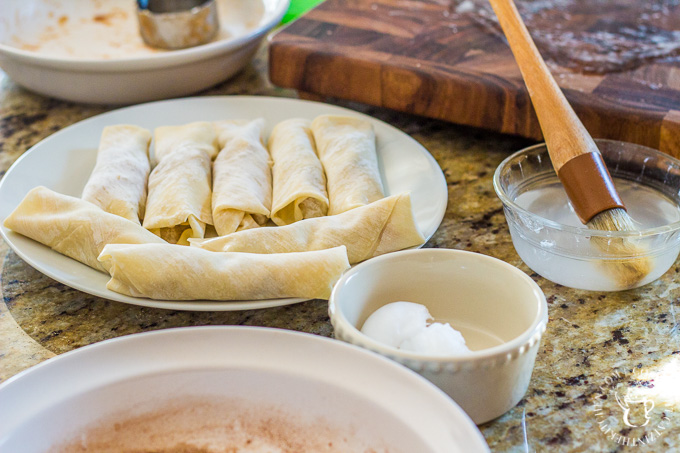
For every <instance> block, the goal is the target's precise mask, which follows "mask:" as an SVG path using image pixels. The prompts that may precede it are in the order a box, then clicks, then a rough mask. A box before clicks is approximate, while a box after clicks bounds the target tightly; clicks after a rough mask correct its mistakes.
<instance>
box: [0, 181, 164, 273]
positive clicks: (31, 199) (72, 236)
mask: <svg viewBox="0 0 680 453" xmlns="http://www.w3.org/2000/svg"><path fill="white" fill-rule="evenodd" d="M4 225H5V227H7V228H9V229H11V230H13V231H15V232H17V233H19V234H22V235H24V236H26V237H29V238H31V239H33V240H35V241H38V242H40V243H41V244H44V245H46V246H48V247H50V248H52V249H53V250H56V251H57V252H59V253H61V254H63V255H66V256H68V257H71V258H73V259H75V260H78V261H80V262H81V263H83V264H87V265H88V266H90V267H92V268H94V269H97V270H98V271H102V272H106V270H105V269H104V267H103V266H102V265H101V263H100V262H99V261H97V257H98V256H99V254H100V253H101V251H102V250H103V249H104V246H105V245H107V244H146V243H160V244H162V243H164V242H165V241H163V240H162V239H161V238H159V237H158V236H156V235H154V234H152V233H150V232H149V231H147V230H145V229H144V228H142V227H141V226H140V225H139V224H138V223H134V222H132V221H130V220H127V219H124V218H123V217H121V216H118V215H115V214H111V213H108V212H105V211H103V210H102V209H100V208H99V207H97V206H95V205H93V204H92V203H90V202H88V201H84V200H81V199H80V198H76V197H70V196H68V195H62V194H60V193H57V192H54V191H52V190H50V189H48V188H46V187H42V186H40V187H36V188H34V189H31V191H30V192H28V194H26V196H25V197H24V199H23V200H22V201H21V203H19V206H17V207H16V209H15V210H14V211H13V212H12V213H11V214H10V215H9V216H8V217H7V218H6V219H5V222H4Z"/></svg>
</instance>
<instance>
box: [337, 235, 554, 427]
mask: <svg viewBox="0 0 680 453" xmlns="http://www.w3.org/2000/svg"><path fill="white" fill-rule="evenodd" d="M397 301H407V302H415V303H420V304H423V305H425V306H427V308H428V309H429V311H430V313H431V314H432V316H433V317H434V318H435V320H437V321H439V322H448V323H450V324H451V326H452V327H454V328H455V329H457V330H459V331H461V333H462V334H463V336H464V337H465V339H466V342H467V345H468V347H470V349H471V350H472V354H469V355H456V356H429V355H424V354H418V353H413V352H408V351H403V350H400V349H396V348H393V347H391V346H387V345H384V344H381V343H379V342H377V341H375V340H373V339H371V338H369V337H368V336H366V335H364V334H363V333H362V332H361V330H360V329H361V327H362V325H363V323H364V321H365V320H366V318H368V316H370V315H371V314H372V313H373V312H374V311H375V310H377V309H378V308H380V307H381V306H383V305H386V304H388V303H391V302H397ZM329 314H330V318H331V323H332V324H333V328H334V331H335V337H336V338H337V339H340V340H343V341H346V342H348V343H352V344H355V345H358V346H361V347H364V348H366V349H369V350H372V351H374V352H377V353H380V354H382V355H384V356H386V357H389V358H391V359H393V360H395V361H397V362H399V363H401V364H403V365H405V366H407V367H409V368H411V369H412V370H414V371H416V372H418V373H420V374H421V375H422V376H424V377H425V378H427V379H429V380H430V381H431V382H433V383H434V384H436V385H437V386H438V387H439V388H441V389H442V390H444V391H445V392H446V393H447V394H448V395H449V396H450V397H451V398H453V400H454V401H456V403H458V404H459V405H460V406H461V407H462V408H463V410H465V411H466V412H467V414H468V415H469V416H470V417H471V418H472V420H473V421H474V422H475V423H477V424H481V423H484V422H487V421H489V420H492V419H494V418H496V417H499V416H500V415H502V414H503V413H505V412H507V411H508V410H510V409H511V408H512V407H514V406H515V405H516V404H517V403H518V402H519V401H520V400H521V399H522V397H523V396H524V394H525V393H526V390H527V388H528V386H529V380H530V379H531V374H532V371H533V367H534V361H535V359H536V354H537V352H538V348H539V343H540V339H541V336H542V334H543V332H544V331H545V328H546V325H547V322H548V306H547V303H546V299H545V296H544V294H543V292H542V291H541V289H540V288H539V287H538V285H537V284H536V283H535V282H534V281H533V280H532V279H531V278H529V276H527V275H526V274H525V273H524V272H522V271H521V270H519V269H517V268H515V267H514V266H512V265H510V264H508V263H505V262H503V261H501V260H498V259H496V258H492V257H489V256H486V255H482V254H479V253H472V252H466V251H461V250H450V249H421V250H406V251H401V252H395V253H390V254H387V255H383V256H380V257H377V258H373V259H371V260H369V261H366V262H364V263H361V264H359V265H358V266H356V267H354V268H352V269H351V270H349V271H348V272H346V273H345V275H343V277H342V278H341V279H340V280H339V281H338V283H337V284H336V285H335V287H334V289H333V292H332V294H331V297H330V301H329Z"/></svg>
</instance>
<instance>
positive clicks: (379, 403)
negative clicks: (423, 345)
mask: <svg viewBox="0 0 680 453" xmlns="http://www.w3.org/2000/svg"><path fill="white" fill-rule="evenodd" d="M236 397H238V398H241V399H244V400H245V401H246V402H249V403H252V407H253V408H255V410H257V408H258V407H260V406H262V407H268V406H274V407H278V408H280V409H281V410H282V411H283V412H284V413H286V412H287V413H288V414H289V415H290V419H291V420H290V422H291V424H293V425H295V424H294V422H295V420H296V419H298V418H303V419H310V418H315V419H316V420H319V421H320V422H321V423H322V424H323V425H328V426H332V427H334V428H337V429H338V430H339V432H340V433H343V432H344V433H345V435H347V434H349V435H350V436H352V437H353V438H354V439H362V440H363V441H365V442H367V443H369V444H371V445H373V446H378V445H382V444H384V443H387V444H388V446H389V447H390V448H389V449H388V450H389V451H395V452H398V451H404V452H409V451H418V452H432V453H438V452H441V453H455V452H486V451H488V447H487V446H486V443H485V441H484V439H483V437H482V436H481V433H480V432H479V431H478V430H477V428H476V427H475V426H474V424H473V423H472V421H471V420H470V419H469V418H468V417H467V416H466V415H465V414H464V413H463V411H462V410H461V409H460V408H459V407H458V406H457V405H456V404H455V403H454V402H452V401H451V400H450V399H449V398H448V397H447V396H446V395H445V394H444V393H443V392H441V391H440V390H439V389H437V388H436V387H435V386H433V385H432V384H430V383H429V382H427V381H426V380H424V379H422V378H421V377H420V376H418V375H417V374H415V373H412V372H410V371H409V370H406V369H405V368H403V367H401V366H399V365H397V364H395V363H393V362H391V361H389V360H387V359H384V358H383V357H380V356H379V355H377V354H373V353H370V352H367V351H364V350H361V349H360V348H356V347H354V346H351V345H347V344H344V343H342V342H338V341H334V340H330V339H327V338H323V337H319V336H315V335H310V334H303V333H297V332H291V331H285V330H278V329H265V328H259V327H225V326H213V327H191V328H179V329H167V330H161V331H156V332H148V333H143V334H136V335H130V336H125V337H120V338H116V339H113V340H108V341H104V342H101V343H95V344H93V345H90V346H86V347H83V348H80V349H77V350H75V351H71V352H69V353H66V354H63V355H60V356H57V357H55V358H53V359H50V360H48V361H46V362H44V363H42V364H40V365H37V366H35V367H33V368H30V369H28V370H26V371H24V372H22V373H20V374H18V375H17V376H15V377H13V378H10V379H9V380H7V381H6V382H4V383H3V384H2V385H0V408H2V410H0V450H2V451H21V452H22V453H33V452H43V451H47V450H48V448H50V447H53V446H54V445H57V444H60V443H61V442H63V441H65V440H68V439H70V438H73V437H74V436H81V438H83V437H82V433H83V432H84V431H85V432H87V430H86V427H87V426H91V424H92V422H95V423H96V422H97V420H106V419H107V418H108V417H110V416H114V417H115V414H119V413H120V412H126V413H129V414H132V413H139V412H149V411H153V409H154V408H156V407H159V406H162V405H163V404H164V402H165V401H171V400H177V399H186V400H191V399H192V398H203V399H204V398H213V399H214V400H215V401H219V400H220V399H221V398H236ZM267 416H268V414H261V417H262V418H264V417H267ZM126 418H127V417H126V416H120V418H119V419H118V420H116V421H123V420H125V419H126ZM36 433H38V434H39V435H36ZM199 433H200V431H199ZM303 433H304V431H303ZM124 434H125V430H124V429H123V430H122V431H121V432H120V435H121V436H124ZM195 434H196V433H192V438H193V439H195V437H193V436H195ZM317 434H318V433H317ZM149 437H153V435H151V436H149ZM121 438H122V437H121ZM86 440H88V441H91V439H86ZM180 440H185V441H187V440H189V439H180ZM168 447H173V445H167V446H165V448H168ZM155 451H157V450H155ZM211 451H212V450H211ZM220 451H221V449H220ZM239 451H242V450H239ZM243 451H252V450H249V449H243ZM267 451H273V449H271V450H267ZM287 451H288V450H287ZM324 451H326V450H324ZM335 451H337V450H335ZM361 451H364V450H361ZM379 451H383V450H382V449H380V450H379Z"/></svg>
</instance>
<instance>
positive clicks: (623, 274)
mask: <svg viewBox="0 0 680 453" xmlns="http://www.w3.org/2000/svg"><path fill="white" fill-rule="evenodd" d="M586 225H587V226H588V228H590V229H593V230H603V231H634V230H636V228H635V224H634V223H633V220H632V219H631V218H630V216H629V215H628V213H627V212H626V211H625V210H624V209H620V208H615V209H609V210H607V211H603V212H601V213H599V214H597V215H596V216H595V217H593V218H592V219H591V220H590V221H589V222H588V223H587V224H586ZM593 242H595V244H596V245H597V246H598V247H599V248H600V249H602V250H605V251H606V252H607V253H608V254H611V255H615V256H622V257H625V258H622V259H620V260H618V259H611V260H605V261H603V264H604V265H605V266H606V267H607V270H608V272H609V273H611V274H613V275H614V276H615V277H616V279H617V281H618V283H619V284H620V285H621V287H622V288H633V287H635V286H637V285H638V284H639V283H640V281H642V279H644V278H645V277H646V276H647V275H648V274H649V273H650V272H651V270H652V262H651V260H650V259H649V258H648V257H646V256H645V252H646V250H644V249H643V248H641V247H639V246H638V245H637V244H635V243H633V242H632V241H631V240H630V239H629V238H616V237H601V236H600V237H595V238H593Z"/></svg>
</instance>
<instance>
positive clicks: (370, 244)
mask: <svg viewBox="0 0 680 453" xmlns="http://www.w3.org/2000/svg"><path fill="white" fill-rule="evenodd" d="M424 242H425V238H424V237H423V235H422V234H421V233H420V232H419V231H418V227H417V226H416V224H415V220H414V218H413V212H412V209H411V197H410V196H409V194H408V193H403V194H400V195H393V196H391V197H387V198H383V199H382V200H378V201H374V202H373V203H371V204H369V205H366V206H363V207H360V208H356V209H352V210H351V211H347V212H345V213H342V214H338V215H335V216H327V217H316V218H313V219H305V220H300V221H299V222H295V223H293V224H291V225H286V226H282V227H265V228H258V229H256V230H248V231H239V232H237V233H233V234H229V235H227V236H222V237H217V238H211V239H201V240H194V239H192V240H191V241H190V243H191V245H192V247H199V248H203V249H206V250H212V251H220V252H250V253H287V252H300V251H304V250H323V249H327V248H331V247H336V246H339V245H345V246H347V256H348V258H349V262H350V263H351V264H354V263H358V262H360V261H363V260H366V259H368V258H371V257H373V256H378V255H382V254H383V253H388V252H393V251H395V250H401V249H405V248H408V247H413V246H416V245H421V244H422V243H424Z"/></svg>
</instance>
